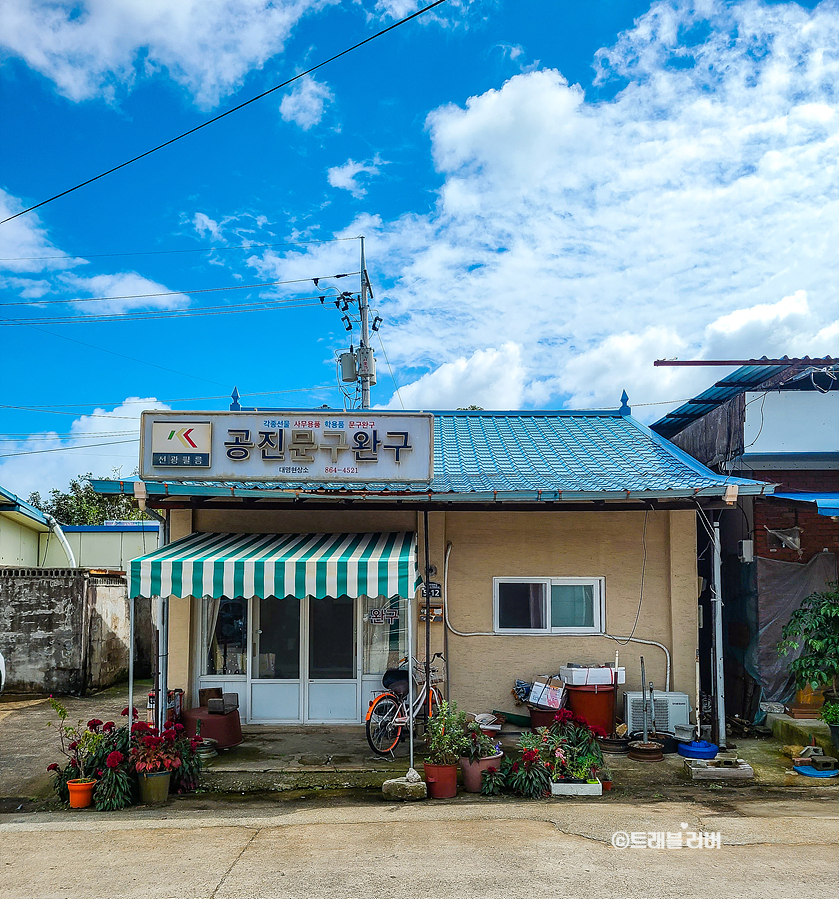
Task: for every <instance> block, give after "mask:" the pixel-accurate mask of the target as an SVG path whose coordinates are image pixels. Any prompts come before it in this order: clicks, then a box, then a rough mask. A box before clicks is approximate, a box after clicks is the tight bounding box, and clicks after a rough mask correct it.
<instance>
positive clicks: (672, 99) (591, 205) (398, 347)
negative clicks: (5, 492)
mask: <svg viewBox="0 0 839 899" xmlns="http://www.w3.org/2000/svg"><path fill="white" fill-rule="evenodd" d="M416 8H418V4H416V3H415V2H413V0H359V2H343V3H338V2H328V0H274V2H269V0H182V2H180V3H178V4H175V5H173V4H171V3H168V2H164V0H159V2H152V0H87V2H83V3H74V2H70V0H6V2H5V3H3V4H2V6H0V110H2V115H1V116H0V122H2V124H1V125H0V128H2V136H3V139H2V142H0V207H3V208H4V209H6V210H8V212H7V214H10V213H13V212H16V211H18V210H19V209H22V208H25V207H26V206H29V205H31V204H33V203H36V202H38V201H40V200H42V199H44V198H46V197H49V196H51V195H53V194H55V193H57V192H59V191H60V190H63V189H65V188H67V187H69V186H71V185H73V184H75V183H77V182H79V181H81V180H84V179H85V178H88V177H91V176H92V175H95V174H97V173H98V172H100V171H102V170H103V169H106V168H109V167H111V166H113V165H116V164H118V163H120V162H122V161H124V160H125V159H126V158H129V157H131V156H133V155H136V154H137V153H138V152H142V151H144V150H146V149H148V148H150V147H151V146H154V145H156V144H158V143H160V142H162V141H164V140H167V139H168V138H170V137H173V136H174V135H176V134H178V133H180V132H183V131H185V130H187V129H189V128H192V127H194V126H196V125H197V124H200V123H201V122H202V121H204V120H205V119H207V118H210V117H212V116H214V115H216V114H218V113H219V112H222V111H224V110H225V109H228V108H230V107H231V106H234V105H236V104H237V103H241V102H243V101H244V100H246V99H248V98H249V97H251V96H253V95H255V94H258V93H260V92H261V91H264V90H266V89H267V88H269V87H271V86H273V85H275V84H277V83H279V82H281V81H284V80H286V79H287V78H289V77H291V76H292V75H294V74H297V73H298V72H301V71H303V70H305V69H306V68H307V67H309V66H311V65H313V64H315V63H317V62H319V61H321V60H322V59H324V58H326V57H328V56H330V55H332V54H334V53H336V52H338V51H340V50H342V49H344V48H345V47H347V46H349V45H350V44H352V43H354V42H355V41H356V40H359V39H361V38H363V37H366V36H368V35H369V34H372V33H374V32H375V31H377V30H379V29H381V28H383V27H385V26H387V25H388V24H391V23H392V22H394V21H395V20H397V19H398V18H400V17H402V16H403V15H405V14H407V13H409V12H412V11H414V10H415V9H416ZM838 76H839V5H837V3H835V2H823V3H819V4H816V3H803V4H793V3H767V2H751V0H747V2H741V3H733V4H732V3H724V2H718V0H695V2H688V0H684V2H680V0H672V2H655V3H643V2H629V0H591V2H563V0H449V2H448V3H446V4H444V5H443V6H442V7H440V8H439V9H438V10H435V11H434V12H432V13H431V14H429V15H428V16H426V17H424V18H422V19H419V20H417V21H415V22H412V23H410V24H408V25H406V26H404V27H403V28H400V29H398V30H397V31H395V32H393V33H391V34H389V35H387V36H385V37H383V38H381V39H379V40H377V41H375V42H374V43H372V44H370V45H368V46H366V47H364V48H362V49H361V50H359V51H357V52H356V53H354V54H352V55H351V56H348V57H345V58H344V59H341V60H338V61H337V62H335V63H333V64H331V65H330V66H328V67H326V68H324V69H321V70H319V71H318V72H317V73H316V74H315V75H314V76H312V77H309V78H307V79H305V80H303V81H298V82H296V83H295V85H294V86H292V87H290V88H288V89H286V90H283V91H278V92H276V93H274V94H271V95H270V96H268V97H266V98H264V99H262V100H260V101H258V102H257V103H254V104H252V105H251V106H249V107H247V108H246V109H244V110H242V111H240V112H237V113H235V114H234V115H231V116H229V117H227V118H226V119H223V120H222V121H220V122H218V123H217V124H214V125H212V126H210V127H208V128H206V129H204V130H203V131H201V132H199V133H197V134H195V135H193V136H191V137H189V138H187V139H185V140H183V141H181V142H179V143H178V144H176V145H174V146H172V147H169V148H167V149H165V150H162V151H160V152H159V153H156V154H154V155H152V156H150V157H148V158H146V159H144V160H141V161H140V162H138V163H136V164H134V165H132V166H130V167H129V168H127V169H125V170H122V171H120V172H117V173H115V174H113V175H111V176H109V177H107V178H105V179H103V180H101V181H99V182H97V183H95V184H93V185H90V186H88V187H86V188H83V189H82V190H79V191H77V192H75V193H73V194H70V195H68V196H66V197H63V198H61V199H59V200H56V201H55V202H53V203H51V204H49V205H47V206H44V207H42V208H41V209H39V210H37V211H36V212H34V213H30V214H27V215H25V216H21V217H20V218H17V219H14V220H13V221H11V222H8V223H6V224H4V225H0V303H2V304H5V305H4V306H3V308H2V310H0V319H5V320H9V319H17V320H23V321H25V322H26V324H25V325H13V326H9V325H2V324H0V327H2V331H1V332H0V339H2V347H3V361H4V371H5V389H4V390H3V393H2V400H3V403H4V405H3V406H2V407H0V422H1V423H2V424H0V483H2V484H3V485H4V486H5V487H7V488H8V489H11V490H14V491H16V492H18V493H21V494H23V495H27V494H28V493H29V491H31V490H34V489H39V490H41V491H42V492H44V491H46V490H49V489H50V488H51V487H54V486H57V487H63V486H64V485H66V483H67V480H68V478H69V477H71V476H72V475H74V474H76V473H79V472H84V471H92V472H93V473H94V474H96V475H107V474H109V473H110V472H111V470H112V469H114V468H118V469H119V470H121V472H122V473H123V474H129V473H130V472H131V471H132V470H133V468H134V466H135V465H136V458H137V444H136V442H133V441H134V438H135V435H136V429H137V417H138V414H139V411H140V410H141V409H142V408H147V407H150V406H153V405H157V404H163V405H168V406H170V407H172V408H178V409H188V408H207V409H212V408H226V405H227V399H226V398H227V397H228V396H229V394H230V391H231V390H232V388H233V386H234V385H237V386H238V387H239V390H240V391H241V393H242V395H243V397H244V399H245V401H252V402H254V403H259V404H272V405H276V406H293V407H301V406H319V405H321V404H324V403H327V404H329V405H332V406H337V407H340V406H341V404H342V403H343V397H342V395H341V393H340V391H339V389H338V386H337V383H336V375H335V364H334V359H335V353H336V351H339V350H341V349H344V348H346V346H347V341H348V338H349V337H350V335H348V334H347V333H346V332H345V331H344V328H343V325H342V323H341V321H340V313H338V312H337V311H336V310H335V309H334V307H331V308H330V307H329V306H328V304H327V306H325V307H323V308H321V307H320V305H319V304H318V305H317V306H314V307H313V306H311V305H309V303H310V300H309V299H305V300H302V301H300V300H296V299H295V298H298V297H305V298H310V297H312V296H313V295H317V293H319V292H320V291H317V292H316V291H315V290H314V285H313V284H312V283H311V280H308V282H307V279H312V278H314V277H319V278H326V277H327V276H330V275H335V274H338V273H342V272H357V271H358V250H359V245H358V241H357V240H351V239H345V238H354V237H356V236H358V235H360V234H363V235H365V237H366V241H367V255H368V266H369V270H370V275H371V280H372V283H373V288H374V291H375V301H374V304H373V306H374V309H376V310H377V311H378V313H379V314H380V315H381V316H382V318H383V319H384V324H383V326H382V329H381V331H380V335H381V338H382V341H383V344H384V349H385V350H386V352H387V356H388V359H389V361H390V364H391V365H392V368H393V375H394V377H395V381H396V382H398V384H399V386H400V388H401V389H400V395H397V394H396V392H395V388H394V380H393V378H391V375H390V372H389V371H388V365H387V363H386V361H385V358H384V353H383V352H382V348H381V346H379V345H378V344H376V349H377V353H378V363H379V383H378V385H377V386H376V387H375V388H374V391H373V401H374V403H375V404H379V405H387V406H392V407H395V408H401V404H403V403H404V405H405V407H406V408H451V407H453V406H457V405H467V404H469V403H477V404H479V405H483V406H485V407H487V408H541V407H544V408H561V407H573V408H579V407H597V408H601V407H608V406H616V405H618V402H619V399H618V398H619V396H620V393H621V390H623V389H626V390H627V392H628V393H629V394H630V398H631V402H632V404H633V407H634V411H635V414H636V415H638V417H640V418H642V419H643V420H645V421H651V420H654V419H655V418H657V417H659V416H660V415H661V414H663V413H664V412H665V411H666V410H667V409H668V408H669V407H670V406H669V405H668V403H669V404H673V403H675V402H677V401H679V400H681V399H683V398H686V397H689V396H690V395H692V394H693V393H694V392H696V391H698V390H701V389H702V388H703V387H704V386H707V384H708V383H710V382H711V381H713V380H715V379H716V378H717V377H718V375H719V371H718V370H713V369H707V370H699V371H683V370H675V369H660V368H659V369H656V368H653V365H652V362H653V360H654V359H656V358H660V357H665V356H666V357H681V358H700V357H705V358H716V357H722V358H734V357H740V356H755V355H762V354H764V353H766V354H769V355H773V354H783V353H789V354H805V353H806V354H810V355H817V354H827V353H832V354H834V355H836V354H837V353H839V323H837V310H838V309H839V306H838V305H837V302H836V299H835V285H836V281H837V275H839V260H838V259H837V253H836V250H835V248H836V246H837V245H838V244H839V234H837V230H839V216H837V208H836V207H837V197H838V195H839V171H837V157H836V147H837V146H839V108H837V107H839V95H837V92H836V90H835V85H836V84H837V83H839V77H838ZM3 217H5V216H0V218H3ZM336 238H341V239H339V240H336ZM278 244H286V245H285V246H271V247H269V246H266V245H278ZM44 257H53V258H44ZM292 280H296V281H297V283H293V284H286V285H275V286H272V287H268V288H265V287H263V288H247V286H248V285H252V284H260V283H264V282H269V281H292ZM322 283H332V284H335V285H338V286H340V289H353V290H357V289H358V286H357V285H358V280H357V277H355V276H353V277H350V278H347V279H343V280H341V281H332V282H329V281H325V282H322ZM232 287H241V288H246V289H237V290H221V291H219V290H213V289H214V288H232ZM179 291H182V293H178V292H179ZM200 291H209V292H205V293H202V292H200ZM153 293H159V294H168V295H166V296H158V297H148V296H145V297H142V296H137V295H141V294H153ZM128 296H131V297H133V298H131V299H125V298H124V297H128ZM98 297H123V299H108V300H93V298H98ZM258 302H263V303H266V304H270V305H273V306H274V307H275V308H271V309H267V310H260V311H255V310H254V309H252V308H251V309H246V310H242V309H237V308H236V307H237V305H238V306H241V305H243V304H247V303H251V304H253V303H258ZM301 304H303V305H301ZM201 310H205V311H207V312H209V313H212V314H200V315H199V314H196V311H201ZM222 313H224V314H222ZM102 314H110V315H122V316H123V317H122V318H119V319H117V320H115V321H107V322H102V321H95V320H93V318H92V316H95V315H99V316H101V315H102ZM138 316H145V317H144V318H140V319H138ZM55 319H62V321H54V320H55ZM353 336H354V337H355V339H356V340H357V331H356V332H355V333H354V335H353ZM106 351H107V352H106ZM21 407H24V408H21ZM123 441H125V442H123ZM95 444H102V445H95ZM105 444H107V445H105ZM43 450H49V452H43ZM35 452H37V455H33V453H35Z"/></svg>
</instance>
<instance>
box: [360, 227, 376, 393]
mask: <svg viewBox="0 0 839 899" xmlns="http://www.w3.org/2000/svg"><path fill="white" fill-rule="evenodd" d="M368 285H369V281H368V278H367V258H366V257H365V255H364V238H363V237H362V238H361V299H360V300H359V303H358V308H359V312H360V313H361V340H360V342H359V347H358V377H359V380H360V381H361V408H362V409H369V408H370V383H371V381H372V382H373V383H375V380H374V379H375V374H374V372H375V363H374V362H373V351H372V349H371V348H370V308H369V306H368V296H367V292H368Z"/></svg>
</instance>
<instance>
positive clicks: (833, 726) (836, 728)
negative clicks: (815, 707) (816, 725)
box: [821, 702, 839, 749]
mask: <svg viewBox="0 0 839 899" xmlns="http://www.w3.org/2000/svg"><path fill="white" fill-rule="evenodd" d="M821 716H822V721H824V723H825V724H826V725H827V726H828V727H829V728H830V736H831V737H833V745H834V746H835V747H836V748H837V749H839V702H826V703H825V704H824V705H823V706H822V710H821Z"/></svg>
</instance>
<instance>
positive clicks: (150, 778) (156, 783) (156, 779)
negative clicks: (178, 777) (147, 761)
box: [137, 771, 172, 805]
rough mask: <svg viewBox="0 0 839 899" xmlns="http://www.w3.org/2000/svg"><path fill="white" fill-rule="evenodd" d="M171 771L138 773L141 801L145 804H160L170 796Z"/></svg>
mask: <svg viewBox="0 0 839 899" xmlns="http://www.w3.org/2000/svg"><path fill="white" fill-rule="evenodd" d="M171 776H172V772H171V771H152V772H151V773H148V772H147V773H145V774H140V773H139V772H138V774H137V780H138V781H139V782H140V802H141V803H142V804H143V805H160V804H161V803H162V802H166V800H167V799H168V798H169V780H170V778H171Z"/></svg>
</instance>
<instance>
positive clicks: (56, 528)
mask: <svg viewBox="0 0 839 899" xmlns="http://www.w3.org/2000/svg"><path fill="white" fill-rule="evenodd" d="M44 518H46V520H47V524H48V525H49V526H50V530H51V531H52V532H53V533H54V534H55V536H56V537H58V542H59V543H60V544H61V548H62V549H63V550H64V555H65V556H67V561H68V562H69V563H70V567H71V568H78V566H77V565H76V557H75V556H74V555H73V550H72V549H71V548H70V544H69V543H68V542H67V538H66V537H65V536H64V531H62V530H61V525H60V524H59V523H58V522H57V521H56V520H55V519H54V518H53V517H52V515H44Z"/></svg>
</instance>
